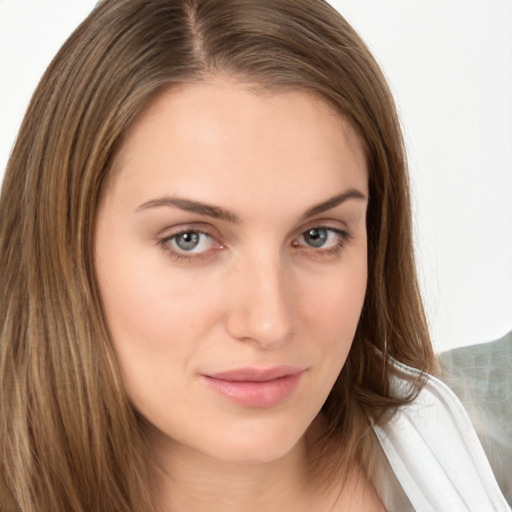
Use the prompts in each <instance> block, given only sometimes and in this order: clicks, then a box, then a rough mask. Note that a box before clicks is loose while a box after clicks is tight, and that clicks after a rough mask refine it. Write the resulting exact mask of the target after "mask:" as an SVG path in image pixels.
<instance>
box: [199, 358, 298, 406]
mask: <svg viewBox="0 0 512 512" xmlns="http://www.w3.org/2000/svg"><path fill="white" fill-rule="evenodd" d="M304 372H305V369H303V368H297V367H293V366H276V367H273V368H240V369H236V370H230V371H226V372H219V373H214V374H209V375H201V378H202V380H203V381H204V382H205V383H206V384H207V385H208V387H209V388H210V389H212V390H213V391H215V392H216V393H217V394H219V395H221V396H222V397H223V398H225V399H227V400H228V401H230V402H232V403H234V404H236V405H238V406H241V407H249V408H260V409H261V408H270V407H275V406H277V405H279V404H280V403H281V402H283V401H284V400H285V399H286V398H288V397H289V396H290V395H291V394H292V393H293V392H294V391H295V389H296V388H297V386H298V384H299V382H300V379H301V377H302V375H303V374H304Z"/></svg>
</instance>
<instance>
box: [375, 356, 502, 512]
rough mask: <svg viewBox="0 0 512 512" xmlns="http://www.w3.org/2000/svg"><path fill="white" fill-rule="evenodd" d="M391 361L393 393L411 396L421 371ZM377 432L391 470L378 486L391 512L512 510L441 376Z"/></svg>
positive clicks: (470, 426) (473, 433) (463, 413)
mask: <svg viewBox="0 0 512 512" xmlns="http://www.w3.org/2000/svg"><path fill="white" fill-rule="evenodd" d="M391 364H392V365H393V366H394V367H395V369H396V372H397V374H396V376H395V377H393V378H392V382H391V386H392V391H394V392H395V393H396V394H398V395H401V396H402V395H403V396H406V395H408V394H409V392H410V390H411V385H410V382H411V379H413V380H414V379H416V378H417V377H419V376H420V372H419V371H418V370H416V369H414V368H410V367H408V366H406V365H403V364H401V363H399V362H397V361H394V360H391ZM374 430H375V432H376V434H377V437H378V439H379V442H380V444H381V446H382V449H383V451H384V453H385V455H386V457H387V460H388V462H389V466H390V467H391V469H392V473H393V474H392V475H390V474H389V471H388V472H386V471H383V472H382V479H381V482H380V485H378V486H377V487H378V489H377V490H378V491H379V492H380V494H381V498H382V500H383V501H384V505H385V506H386V508H387V509H388V510H390V511H399V512H408V511H416V512H501V511H503V512H510V510H511V509H510V507H509V506H508V504H507V502H506V500H505V498H504V497H503V495H502V493H501V491H500V489H499V487H498V484H497V483H496V479H495V478H494V475H493V473H492V470H491V467H490V465H489V462H488V461H487V458H486V456H485V453H484V450H483V448H482V446H481V444H480V441H479V440H478V437H477V435H476V432H475V430H474V429H473V426H472V425H471V422H470V420H469V417H468V415H467V414H466V411H465V410H464V408H463V406H462V404H461V403H460V402H459V400H458V398H457V397H456V396H455V395H454V393H453V392H452V391H451V390H450V389H449V388H448V387H447V386H446V385H445V384H443V383H442V382H441V381H440V380H438V379H436V378H434V377H432V376H427V381H426V384H425V386H424V387H423V389H422V390H421V391H420V393H419V394H418V396H417V397H416V398H415V399H414V401H413V402H412V403H410V404H408V405H406V406H403V407H401V408H399V410H398V411H397V413H396V414H395V415H394V416H393V417H392V419H391V420H390V421H389V422H388V423H386V424H385V425H384V426H374ZM386 473H388V474H386Z"/></svg>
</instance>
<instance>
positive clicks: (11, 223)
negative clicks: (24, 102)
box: [0, 0, 507, 512]
mask: <svg viewBox="0 0 512 512" xmlns="http://www.w3.org/2000/svg"><path fill="white" fill-rule="evenodd" d="M0 218H1V219H2V221H1V235H0V237H1V238H0V240H1V246H0V253H1V255H0V258H1V260H0V266H1V268H2V269H3V274H2V275H3V283H2V286H1V288H2V295H1V306H0V308H1V315H2V323H1V325H2V329H1V333H2V334H1V372H2V373H1V379H0V382H1V386H2V390H1V392H2V404H3V407H4V410H3V414H2V418H1V427H0V431H1V438H0V444H1V450H2V460H1V471H0V475H1V477H0V482H1V483H0V486H1V492H0V508H1V509H2V510H5V511H24V512H29V511H36V510H37V511H43V510H48V511H50V510H51V511H52V512H56V511H69V510H73V511H91V510H98V511H105V510H108V511H111V510H116V511H117V510H119V511H147V510H156V511H162V512H163V511H173V510H210V511H214V510H224V511H229V510H268V511H272V510H281V509H285V510H294V511H300V510H308V511H314V510H319V511H324V510H347V509H349V510H384V509H385V508H388V509H395V510H396V509H400V510H407V509H412V507H415V508H416V509H420V510H435V509H436V507H437V504H438V503H439V500H440V501H441V503H442V504H443V505H442V506H443V507H444V503H445V502H446V503H447V504H448V505H449V506H448V507H447V508H445V510H459V509H460V510H463V508H460V507H459V505H460V502H455V501H453V502H452V501H450V500H452V499H457V498H453V496H456V497H457V496H459V495H460V494H461V493H463V494H464V493H466V492H467V493H468V494H467V496H469V493H472V492H476V493H477V494H482V498H475V499H476V500H477V502H478V499H480V501H479V503H480V504H482V503H483V504H485V506H487V505H489V504H490V506H492V507H493V508H489V510H507V508H506V505H505V503H504V501H503V500H502V498H501V496H499V491H498V490H497V487H496V484H495V482H494V480H493V478H492V474H491V473H490V471H489V469H488V466H487V465H486V461H485V460H482V461H480V460H479V462H481V464H473V465H474V466H475V467H474V468H473V466H471V464H469V466H468V464H464V467H469V468H470V469H469V470H468V478H469V480H468V481H470V482H471V485H468V486H467V489H461V485H462V486H464V484H463V483H462V484H461V483H460V482H457V481H456V480H457V479H456V478H455V483H454V484H453V488H449V489H445V487H446V485H444V484H443V485H441V486H439V485H433V486H432V487H431V488H428V485H429V484H428V482H427V487H425V486H424V485H423V484H424V482H422V478H419V477H418V472H419V471H420V470H421V466H420V468H419V469H418V467H417V463H418V462H420V461H419V460H416V466H414V464H413V466H412V467H411V466H410V464H409V463H408V461H407V455H411V454H412V453H414V451H415V450H416V449H417V448H418V449H419V448H422V449H423V448H425V447H424V446H423V445H422V444H421V443H419V442H418V441H415V442H410V444H409V445H408V444H407V442H408V441H411V439H412V438H411V437H410V436H409V437H407V438H406V439H405V440H403V439H400V436H399V432H400V429H401V428H402V427H401V423H400V422H403V421H407V420H410V421H412V424H419V423H421V421H418V420H417V419H416V420H414V419H412V420H411V417H412V416H413V415H418V414H419V415H420V420H423V419H424V418H423V416H421V415H422V411H423V410H424V405H425V403H426V402H428V400H429V399H431V398H432V396H434V393H433V392H432V391H431V388H432V386H434V388H435V385H436V384H435V381H433V380H427V378H426V377H425V374H426V373H428V372H431V371H434V370H435V365H434V358H433V353H432V348H431V345H430V341H429V338H428V332H427V328H426V324H425V319H424V315H423V310H422V306H421V299H420V297H419V293H418V288H417V283H416V277H415V270H414V260H413V250H412V241H411V219H410V208H409V202H408V183H407V173H406V164H405V158H404V151H403V144H402V138H401V134H400V128H399V124H398V121H397V116H396V113H395V108H394V105H393V101H392V98H391V95H390V93H389V90H388V88H387V86H386V84H385V81H384V79H383V77H382V74H381V72H380V70H379V68H378V66H377V65H376V63H375V61H374V60H373V58H372V57H371V55H370V54H369V52H368V50H367V49H366V47H365V46H364V44H363V43H362V41H361V40H360V39H359V37H358V36H357V35H356V34H355V33H354V31H353V30H352V29H351V27H350V26H349V25H348V24H347V23H346V22H345V20H343V19H342V18H341V17H340V16H339V15H338V14H337V13H335V12H334V11H333V10H332V9H331V8H330V7H329V6H328V5H327V4H325V3H324V2H322V1H318V0H304V1H300V2H299V1H295V0H294V1H290V0H287V1H285V0H278V1H275V0H272V1H261V0H259V1H249V0H243V1H242V0H240V1H225V0H222V1H220V0H217V1H214V0H209V1H208V0H205V1H199V0H189V1H186V0H181V1H178V0H128V1H126V0H104V1H103V2H100V4H99V5H98V7H97V8H96V9H95V10H94V11H93V12H92V13H91V15H90V16H89V17H88V18H87V19H86V20H85V21H84V22H83V23H82V25H81V26H80V27H79V28H78V29H77V30H76V31H75V33H74V34H73V35H72V36H71V37H70V39H69V40H68V41H67V42H66V44H65V45H64V46H63V48H62V49H61V51H60V52H59V54H58V55H57V57H56V58H55V60H54V61H53V63H52V64H51V65H50V67H49V69H48V70H47V72H46V74H45V76H44V77H43V79H42V81H41V83H40V85H39V87H38V89H37V91H36V93H35V96H34V98H33V100H32V103H31V105H30V107H29V110H28V112H27V115H26V118H25V121H24V123H23V126H22V128H21V130H20V134H19V137H18V140H17V142H16V146H15V148H14V150H13V153H12V156H11V158H10V161H9V164H8V168H7V171H6V177H5V181H4V185H3V189H2V197H1V203H0ZM392 358H394V359H392ZM395 361H396V362H395ZM404 365H408V366H404ZM409 366H410V367H413V368H415V369H416V370H413V369H410V368H409ZM432 382H434V384H432ZM429 386H430V387H429ZM422 389H423V390H422ZM429 390H430V391H429ZM435 390H437V388H435ZM444 393H446V392H444ZM443 397H444V395H443ZM443 400H444V399H439V400H438V401H434V402H432V403H430V404H429V407H434V408H435V409H434V410H437V409H439V410H444V409H443V404H444V402H443ZM450 400H451V398H450V399H448V402H449V403H451V402H450ZM450 407H452V408H457V405H451V406H450V405H448V406H447V408H448V409H449V410H451V409H450ZM418 411H419V412H418ZM462 418H463V419H462V421H464V418H465V416H463V415H462ZM415 422H416V423H415ZM452 424H453V425H455V426H453V425H452ZM396 425H398V427H396ZM458 425H459V423H457V421H454V420H452V419H451V418H447V419H446V425H442V427H443V428H444V429H445V430H446V431H448V432H455V431H456V428H457V426H458ZM372 426H373V428H372ZM423 427H424V430H425V434H428V433H430V431H431V429H432V425H430V424H425V425H423ZM393 434H397V436H398V439H396V438H395V437H393ZM463 434H464V435H462V439H463V441H464V442H466V441H467V444H469V446H468V447H467V453H469V454H470V456H469V458H470V462H471V463H473V462H474V459H475V458H478V457H479V456H480V452H481V448H480V447H479V445H478V443H477V441H476V440H474V439H473V437H472V436H473V434H474V433H473V431H472V430H471V428H470V427H468V428H467V429H466V431H465V432H464V433H463ZM426 437H428V435H426ZM434 437H435V436H434ZM447 439H448V441H451V440H452V438H451V437H450V434H448V437H447ZM468 439H469V441H468ZM380 446H382V449H381V448H380ZM409 448H410V449H411V450H412V451H410V452H407V450H408V449H409ZM427 448H428V449H429V448H430V445H427ZM400 449H405V450H406V453H405V455H404V454H402V456H400V453H395V455H393V453H392V452H393V450H395V452H399V451H400ZM428 449H427V450H422V453H424V454H425V456H427V454H428ZM479 450H480V451H479ZM454 453H455V454H457V453H458V452H454ZM475 454H476V455H475ZM409 458H410V457H409ZM413 458H414V457H413ZM421 464H426V467H427V468H428V467H430V466H429V460H427V459H425V461H421ZM456 464H457V463H456ZM480 466H481V467H480ZM449 469H450V471H451V470H452V469H453V468H451V467H450V468H449ZM457 471H458V466H456V467H455V468H454V473H456V472H457ZM437 473H438V474H436V475H434V479H433V483H435V482H437V483H438V484H439V474H442V475H443V477H444V476H445V474H446V469H445V467H444V466H442V467H441V468H440V469H439V470H438V472H437ZM449 476H450V477H451V476H452V475H451V474H449ZM411 482H412V484H411ZM415 486H416V487H415ZM482 489H483V490H484V491H486V492H480V491H481V490H482ZM404 491H405V492H404ZM438 492H439V494H438ZM429 494H435V496H433V497H431V496H430V495H429ZM491 495H492V496H491ZM467 496H466V498H467ZM471 499H473V498H472V496H471ZM444 500H446V501H444ZM466 502H467V499H466ZM471 503H476V502H475V501H471ZM421 507H423V508H421ZM428 507H430V508H428ZM437 510H439V508H437ZM475 510H476V509H475Z"/></svg>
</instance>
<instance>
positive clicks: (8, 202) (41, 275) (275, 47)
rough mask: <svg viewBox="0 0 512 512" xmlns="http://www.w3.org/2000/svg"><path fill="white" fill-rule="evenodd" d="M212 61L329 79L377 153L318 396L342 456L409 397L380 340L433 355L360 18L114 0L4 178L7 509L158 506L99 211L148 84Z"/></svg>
mask: <svg viewBox="0 0 512 512" xmlns="http://www.w3.org/2000/svg"><path fill="white" fill-rule="evenodd" d="M218 74H224V75H229V76H231V77H235V78H236V79H239V80H241V81H243V82H244V83H248V84H253V85H254V86H255V87H259V88H262V89H268V90H274V89H275V90H279V89H283V88H290V89H297V90H307V91H310V92H313V93H314V94H317V95H319V96H320V97H322V98H323V99H324V100H326V101H328V102H329V103H330V104H332V105H333V106H335V108H337V109H338V110H339V112H340V113H341V114H342V115H343V116H345V117H346V119H348V120H349V121H350V122H351V124H352V125H353V126H354V128H355V129H356V130H357V132H358V134H359V136H360V139H361V142H362V144H363V146H364V149H365V152H366V158H367V164H368V171H369V190H370V202H369V209H368V214H367V216H368V217H367V224H368V240H369V250H368V259H369V261H368V263H369V279H368V289H367V294H366V299H365V303H364V307H363V313H362V316H361V320H360V323H359V326H358V329H357V333H356V337H355V340H354V343H353V347H352V350H351V352H350V355H349V358H348V360H347V362H346V364H345V367H344V369H343V371H342V373H341V375H340V377H339V379H338V381H337V383H336V385H335V386H334V388H333V391H332V392H331V395H330V396H329V398H328V400H327V402H326V404H325V406H324V413H325V416H326V418H327V422H328V432H330V433H331V434H333V433H336V434H337V435H338V436H339V437H340V439H342V440H343V446H344V447H345V449H346V454H345V459H344V460H345V462H346V463H347V464H348V463H349V462H350V461H353V460H354V459H357V458H359V459H360V460H362V459H365V457H364V456H363V455H361V454H364V453H366V454H367V455H366V459H368V460H369V459H371V454H370V452H369V451H368V447H369V446H370V445H371V440H370V437H371V436H370V437H368V436H366V437H364V436H363V432H364V429H366V427H367V424H368V421H367V418H368V417H371V418H373V419H374V420H378V418H384V416H383V413H385V412H389V411H392V410H394V408H395V407H396V406H397V405H399V404H400V401H398V400H397V399H395V398H394V397H392V396H391V394H390V390H389V373H390V371H391V370H390V367H388V365H387V362H386V357H385V356H386V355H390V356H393V357H395V358H396V359H398V360H399V361H402V362H404V363H406V364H410V365H412V366H415V367H416V368H419V369H421V370H423V371H428V370H429V369H430V368H431V367H432V365H433V354H432V349H431V345H430V341H429V337H428V331H427V327H426V322H425V318H424V314H423V309H422V304H421V299H420V296H419V293H418V286H417V280H416V274H415V267H414V256H413V246H412V236H411V212H410V205H409V197H408V193H409V192H408V190H409V188H408V177H407V171H406V162H405V156H404V147H403V141H402V136H401V132H400V127H399V122H398V120H397V115H396V111H395V106H394V103H393V99H392V97H391V94H390V92H389V89H388V87H387V85H386V82H385V80H384V78H383V76H382V73H381V71H380V69H379V66H378V65H377V63H376V62H375V60H374V59H373V57H372V56H371V54H370V52H369V51H368V49H367V48H366V46H365V44H364V43H363V42H362V40H361V39H360V38H359V36H358V35H357V34H356V33H355V31H354V30H353V29H352V28H351V27H350V25H349V24H348V23H347V22H346V21H345V20H344V19H343V18H342V17H341V16H340V15H339V14H338V13H336V11H334V10H333V9H332V8H331V7H330V6H329V5H328V4H327V3H326V2H324V1H322V0H103V1H102V2H100V3H99V5H98V6H97V7H96V8H95V9H94V10H93V11H92V13H91V14H90V15H89V17H88V18H87V19H86V20H85V21H84V22H83V23H82V24H81V25H80V26H79V27H78V28H77V29H76V31H75V32H74V33H73V34H72V35H71V37H70V38H69V40H68V41H67V42H66V43H65V44H64V46H63V47H62V49H61V50H60V51H59V53H58V54H57V56H56V57H55V59H54V60H53V62H52V63H51V65H50V66H49V68H48V70H47V71H46V73H45V75H44V77H43V78H42V80H41V82H40V84H39V86H38V88H37V90H36V92H35V94H34V97H33V98H32V101H31V103H30V106H29V109H28V111H27V114H26V117H25V120H24V122H23V124H22V127H21V130H20V132H19V135H18V138H17V141H16V144H15V147H14V149H13V152H12V155H11V157H10V160H9V163H8V166H7V170H6V174H5V179H4V184H3V188H2V195H1V199H0V269H1V277H0V279H1V281H0V393H1V395H0V396H1V399H0V403H1V407H2V411H1V414H0V509H1V510H2V511H3V512H15V511H23V512H36V511H37V512H45V511H47V512H50V511H51V512H69V511H70V510H73V511H75V512H91V511H103V512H104V511H107V510H108V511H109V512H110V511H112V512H114V511H123V512H129V511H135V510H137V511H138V510H145V511H149V510H152V509H153V508H152V505H151V498H150V496H149V491H148V486H147V476H146V467H145V464H146V462H145V457H144V449H145V447H144V442H143V438H142V434H141V430H140V425H139V422H138V419H137V416H136V413H135V412H134V411H133V409H132V407H131V406H130V404H129V403H128V401H127V399H126V396H125V394H124V391H123V386H122V383H121V380H120V377H119V372H118V369H117V364H116V358H115V354H114V352H113V349H112V345H111V343H110V340H109V335H108V331H107V328H106V323H105V320H104V317H103V313H102V310H101V306H100V298H99V294H98V289H97V284H96V280H95V272H94V265H93V256H92V255H93V243H94V236H93V235H94V226H95V215H96V209H97V204H98V201H99V196H100V193H101V190H102V185H103V183H104V182H105V179H106V177H107V176H108V173H109V166H110V163H111V161H112V158H113V156H114V154H115V151H116V148H117V147H118V146H119V144H120V141H121V138H122V135H123V133H124V132H125V131H126V129H127V128H128V127H129V126H130V125H131V123H132V122H133V120H134V119H135V118H136V116H137V115H138V114H139V113H140V112H141V111H142V109H143V108H144V107H145V106H146V105H147V103H148V101H149V100H150V99H151V98H152V97H153V96H154V95H155V94H156V93H157V92H158V91H159V90H161V89H162V88H164V87H170V86H172V85H173V84H183V83H187V82H188V83H190V82H194V81H195V82H198V81H201V80H204V79H205V78H207V77H208V76H212V75H218ZM382 421H385V420H384V419H383V420H382ZM365 443H366V444H365ZM365 450H366V451H365ZM366 459H365V460H366ZM368 460H366V463H367V465H368V464H369V462H368Z"/></svg>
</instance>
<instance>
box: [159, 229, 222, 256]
mask: <svg viewBox="0 0 512 512" xmlns="http://www.w3.org/2000/svg"><path fill="white" fill-rule="evenodd" d="M159 244H161V245H162V246H163V247H164V248H165V250H166V251H167V252H169V253H170V254H172V255H174V256H176V257H180V256H185V257H186V256H187V255H190V256H192V255H198V256H200V255H202V254H204V253H207V252H209V251H210V250H211V249H217V248H222V246H221V245H220V244H219V243H218V242H217V241H216V240H215V239H214V238H213V237H211V236H210V235H208V234H207V233H204V232H202V231H197V230H192V229H189V230H186V231H180V232H179V233H176V234H174V235H172V236H169V237H167V238H164V239H163V240H161V241H159Z"/></svg>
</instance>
